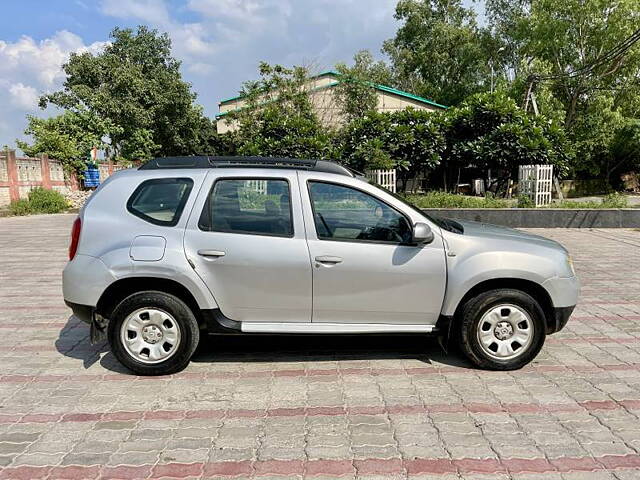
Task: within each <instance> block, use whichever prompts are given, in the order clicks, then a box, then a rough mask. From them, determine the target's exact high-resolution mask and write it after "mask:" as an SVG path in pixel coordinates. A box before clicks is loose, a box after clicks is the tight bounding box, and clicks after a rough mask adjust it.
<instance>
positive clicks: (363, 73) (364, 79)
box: [334, 50, 393, 121]
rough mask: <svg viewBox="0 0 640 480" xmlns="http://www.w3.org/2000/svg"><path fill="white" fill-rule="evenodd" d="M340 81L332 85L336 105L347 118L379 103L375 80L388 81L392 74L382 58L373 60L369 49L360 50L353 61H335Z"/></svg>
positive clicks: (379, 82) (390, 80) (362, 113)
mask: <svg viewBox="0 0 640 480" xmlns="http://www.w3.org/2000/svg"><path fill="white" fill-rule="evenodd" d="M336 70H337V71H338V73H340V75H341V78H340V83H339V84H338V85H337V86H336V87H335V88H334V91H335V93H336V98H337V101H338V105H339V107H340V109H341V111H342V113H343V114H344V116H345V118H346V119H347V121H351V120H354V119H356V118H362V117H364V115H365V114H366V113H367V112H369V111H370V110H375V109H376V107H377V106H378V95H377V93H376V88H375V85H376V84H382V85H391V84H392V82H393V80H392V74H391V70H390V69H389V67H388V66H387V65H386V64H385V63H384V62H383V61H375V60H374V58H373V55H371V52H369V51H367V50H361V51H359V52H358V53H356V54H355V55H354V57H353V65H352V66H348V65H347V64H345V63H338V64H337V65H336Z"/></svg>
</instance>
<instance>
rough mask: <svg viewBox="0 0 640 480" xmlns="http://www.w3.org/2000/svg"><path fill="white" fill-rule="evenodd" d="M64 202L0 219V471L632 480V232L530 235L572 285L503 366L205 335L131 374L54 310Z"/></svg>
mask: <svg viewBox="0 0 640 480" xmlns="http://www.w3.org/2000/svg"><path fill="white" fill-rule="evenodd" d="M73 218H74V217H73V216H71V215H50V216H33V217H24V218H3V219H0V265H1V266H2V268H0V335H2V338H3V340H4V341H3V342H0V366H1V367H2V368H1V369H0V479H18V478H25V479H36V478H51V479H62V478H105V479H106V478H123V479H124V478H140V479H146V478H225V477H235V478H248V477H256V478H261V479H267V478H278V479H283V478H299V479H302V478H315V479H320V478H344V479H346V478H361V477H362V478H412V479H413V478H416V479H418V478H421V479H435V478H437V479H441V480H442V479H453V478H455V479H473V480H493V479H500V480H502V479H536V480H539V479H542V480H544V479H559V480H563V479H578V478H585V479H592V480H597V479H601V478H610V479H618V480H626V479H631V478H640V295H639V293H640V232H638V231H635V230H588V229H580V230H578V229H575V230H564V229H555V230H551V229H549V230H544V229H541V230H532V231H534V232H535V233H537V234H540V235H544V236H547V237H550V238H553V239H556V240H558V241H560V242H562V243H563V244H564V245H565V246H566V247H567V248H568V249H569V250H570V251H571V253H572V256H573V257H574V259H575V265H576V269H577V270H578V273H579V275H580V277H581V280H582V282H583V290H582V297H581V301H580V303H579V305H578V307H577V309H576V311H575V313H574V316H573V318H572V319H571V321H570V322H569V324H568V325H567V327H566V328H565V330H564V331H562V332H561V333H559V334H556V335H553V336H550V337H548V339H547V340H548V341H547V344H546V345H545V347H544V348H543V350H542V352H541V353H540V355H539V356H538V358H537V359H536V360H535V361H534V362H533V363H532V364H531V365H529V366H527V367H525V368H523V369H522V370H520V371H517V372H483V371H479V370H476V369H473V368H471V366H470V365H469V363H468V362H466V361H465V360H464V359H463V358H461V357H460V356H457V355H456V354H451V355H449V356H446V355H444V354H443V353H442V352H441V350H440V348H439V347H438V345H437V343H436V342H435V341H434V340H433V339H425V338H422V337H418V336H413V337H388V338H384V337H373V338H371V337H309V338H307V337H304V338H299V337H297V338H295V339H292V338H291V337H222V338H221V337H213V338H208V339H205V340H204V341H203V343H202V345H201V347H200V348H199V350H198V352H197V353H196V356H195V357H194V361H193V362H192V363H191V365H190V366H189V367H188V368H187V369H186V370H185V371H184V372H181V373H178V374H175V375H171V376H167V377H157V378H151V379H147V378H141V377H138V376H135V375H131V374H130V373H129V372H127V371H126V370H125V369H124V368H122V367H121V366H120V365H119V364H118V362H117V361H116V360H115V359H114V357H113V356H112V355H111V353H110V352H109V348H108V346H107V345H104V344H103V345H96V346H92V345H90V344H89V338H88V337H89V329H88V327H87V326H86V325H84V324H82V323H81V322H79V321H77V320H75V319H73V318H71V317H70V310H68V309H67V308H66V306H65V305H64V302H63V301H62V296H61V278H60V273H61V270H62V269H63V268H64V265H65V262H66V247H67V241H68V236H69V231H70V228H71V223H72V221H73Z"/></svg>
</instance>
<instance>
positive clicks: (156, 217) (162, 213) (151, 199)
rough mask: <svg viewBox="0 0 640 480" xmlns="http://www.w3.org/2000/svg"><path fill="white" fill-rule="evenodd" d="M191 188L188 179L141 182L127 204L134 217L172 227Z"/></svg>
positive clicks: (190, 181) (191, 184)
mask: <svg viewBox="0 0 640 480" xmlns="http://www.w3.org/2000/svg"><path fill="white" fill-rule="evenodd" d="M192 188H193V180H191V179H190V178H159V179H154V180H147V181H145V182H142V183H141V184H140V185H139V186H138V188H136V190H135V191H134V192H133V194H132V195H131V198H129V201H128V202H127V210H129V212H130V213H132V214H133V215H135V216H136V217H140V218H141V219H143V220H145V221H147V222H149V223H153V224H155V225H162V226H168V227H171V226H174V225H176V224H177V223H178V220H180V215H181V214H182V210H183V209H184V206H185V204H186V203H187V200H188V198H189V193H190V192H191V189H192Z"/></svg>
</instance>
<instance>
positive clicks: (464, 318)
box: [460, 289, 545, 370]
mask: <svg viewBox="0 0 640 480" xmlns="http://www.w3.org/2000/svg"><path fill="white" fill-rule="evenodd" d="M460 327H461V328H460V333H461V344H462V350H463V351H464V353H465V355H466V356H467V357H468V358H469V360H471V361H472V362H473V363H474V364H475V365H476V366H478V367H480V368H487V369H491V370H515V369H518V368H521V367H523V366H524V365H526V364H527V363H529V362H530V361H531V360H533V359H534V358H535V357H536V355H537V354H538V353H539V352H540V349H541V348H542V345H543V344H544V340H545V321H544V312H543V311H542V308H541V307H540V304H539V303H538V302H537V301H536V300H535V299H534V298H533V297H531V296H530V295H528V294H527V293H525V292H522V291H520V290H512V289H496V290H491V291H488V292H483V293H481V294H479V295H477V296H476V297H474V298H472V299H470V300H469V301H468V302H467V303H466V304H465V305H464V307H463V309H462V315H461V325H460Z"/></svg>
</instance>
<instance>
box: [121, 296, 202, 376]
mask: <svg viewBox="0 0 640 480" xmlns="http://www.w3.org/2000/svg"><path fill="white" fill-rule="evenodd" d="M108 338H109V345H110V346H111V351H112V352H113V354H114V355H115V356H116V358H117V359H118V360H119V361H120V363H122V364H123V365H124V366H125V367H127V368H128V369H129V370H131V371H133V372H134V373H136V374H138V375H168V374H171V373H175V372H179V371H181V370H183V369H184V368H185V367H186V366H187V365H188V364H189V361H190V360H191V356H192V355H193V352H194V351H195V349H196V348H197V346H198V342H199V340H200V330H199V328H198V322H197V321H196V318H195V316H194V314H193V312H192V311H191V309H190V308H189V307H188V306H187V304H186V303H184V302H183V301H182V300H180V299H179V298H178V297H176V296H174V295H171V294H168V293H163V292H157V291H146V292H138V293H135V294H133V295H130V296H129V297H127V298H125V299H124V300H122V302H120V303H119V304H118V306H117V307H116V308H115V309H114V311H113V313H112V315H111V318H110V320H109V328H108Z"/></svg>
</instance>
